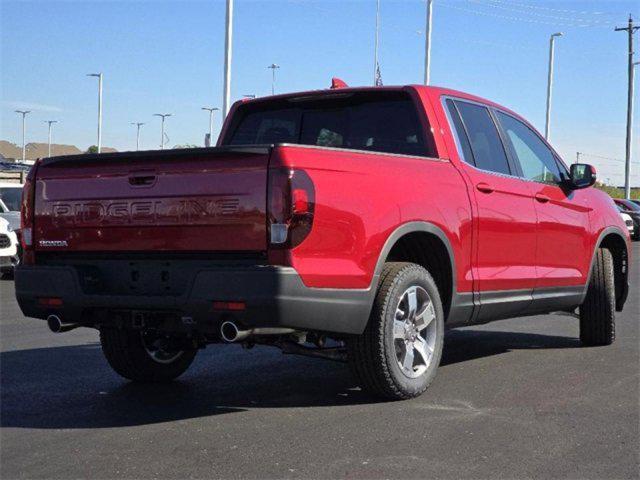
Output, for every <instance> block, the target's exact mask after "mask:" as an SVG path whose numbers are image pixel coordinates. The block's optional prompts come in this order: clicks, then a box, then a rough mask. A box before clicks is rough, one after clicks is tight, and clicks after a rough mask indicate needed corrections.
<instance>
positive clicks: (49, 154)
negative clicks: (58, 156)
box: [44, 120, 58, 157]
mask: <svg viewBox="0 0 640 480" xmlns="http://www.w3.org/2000/svg"><path fill="white" fill-rule="evenodd" d="M44 123H48V124H49V135H48V137H47V138H48V143H47V144H48V148H47V157H50V156H51V125H53V124H54V123H58V121H57V120H45V121H44Z"/></svg>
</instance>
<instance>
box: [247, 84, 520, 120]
mask: <svg viewBox="0 0 640 480" xmlns="http://www.w3.org/2000/svg"><path fill="white" fill-rule="evenodd" d="M407 89H413V90H416V91H418V92H419V91H426V92H429V93H430V94H432V95H436V96H451V97H458V98H464V99H467V100H471V101H474V102H479V103H484V104H487V105H491V106H494V107H497V108H500V109H502V110H505V111H508V112H510V113H513V114H514V115H516V116H518V117H520V115H518V114H517V113H516V112H513V111H512V110H510V109H509V108H507V107H505V106H503V105H500V104H498V103H496V102H493V101H491V100H487V99H486V98H483V97H479V96H477V95H473V94H471V93H467V92H462V91H460V90H454V89H452V88H446V87H438V86H426V85H418V84H407V85H385V86H379V87H374V86H359V87H345V88H325V89H317V90H306V91H302V92H290V93H282V94H278V95H269V96H264V97H256V98H243V99H241V100H238V102H237V103H240V104H246V103H259V102H261V101H272V100H279V99H282V100H285V99H289V98H298V97H299V98H304V97H313V96H316V95H327V94H335V95H340V94H345V93H358V92H379V91H400V90H407Z"/></svg>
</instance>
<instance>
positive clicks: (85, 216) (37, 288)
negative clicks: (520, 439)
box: [15, 86, 630, 398]
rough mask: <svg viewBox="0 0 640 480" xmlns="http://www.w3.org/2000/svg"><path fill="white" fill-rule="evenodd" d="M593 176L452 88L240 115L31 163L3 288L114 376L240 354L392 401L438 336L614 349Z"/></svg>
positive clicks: (621, 247)
mask: <svg viewBox="0 0 640 480" xmlns="http://www.w3.org/2000/svg"><path fill="white" fill-rule="evenodd" d="M594 181H595V170H594V169H593V168H592V167H590V166H589V165H585V164H574V165H571V167H570V168H567V167H566V166H565V164H564V163H563V162H562V161H561V160H560V157H559V156H558V154H557V153H556V152H555V151H554V150H553V148H552V147H551V146H550V145H549V144H548V143H547V142H546V141H545V140H544V139H543V138H542V137H541V136H540V134H539V133H538V132H536V130H535V129H534V128H533V127H532V126H531V125H530V124H528V123H527V122H526V121H525V120H524V119H522V118H521V117H520V116H518V115H517V114H516V113H514V112H512V111H510V110H508V109H506V108H504V107H501V106H499V105H496V104H495V103H492V102H490V101H487V100H483V99H481V98H477V97H474V96H471V95H468V94H464V93H461V92H457V91H453V90H446V89H442V88H434V87H423V86H405V87H376V88H337V89H332V90H323V91H312V92H304V93H293V94H287V95H278V96H273V97H266V98H258V99H252V100H243V101H240V102H237V103H236V104H235V105H234V106H233V108H232V111H231V112H230V115H229V116H228V118H227V120H226V121H225V123H224V126H223V129H222V132H221V135H220V138H219V140H218V144H217V146H216V147H215V148H202V149H183V150H172V151H147V152H124V153H113V154H102V155H82V156H64V157H55V158H47V159H43V160H41V161H38V162H37V164H36V165H35V166H34V168H33V169H32V170H31V172H30V174H29V176H28V180H27V183H26V187H25V189H24V192H25V193H24V198H23V205H22V241H23V246H24V260H23V263H22V265H21V266H20V268H18V270H17V272H16V277H15V285H16V295H17V299H18V302H19V304H20V307H21V308H22V311H23V312H24V314H25V315H26V316H29V317H35V318H41V319H47V320H48V324H49V327H50V328H51V329H52V330H53V331H56V332H60V331H66V330H70V329H72V328H76V327H78V326H83V327H92V328H97V329H99V330H100V338H101V342H102V348H103V351H104V354H105V356H106V358H107V360H108V362H109V363H110V365H111V366H112V367H113V369H114V370H115V371H116V372H118V373H119V374H120V375H122V376H124V377H126V378H128V379H131V380H134V381H166V380H171V379H173V378H175V377H177V376H178V375H180V374H181V373H183V372H184V371H185V370H186V369H187V368H188V367H189V365H190V364H191V362H192V361H193V359H194V356H195V354H196V352H197V350H198V349H199V348H204V346H206V345H208V344H214V343H221V342H239V343H242V344H244V345H245V346H252V345H255V344H268V345H274V346H277V347H280V348H281V349H282V350H283V351H284V352H285V353H298V354H306V355H312V356H317V357H323V358H329V359H334V360H346V361H348V362H349V363H350V364H351V366H352V368H353V371H354V373H355V374H356V377H357V379H358V380H359V382H360V384H361V385H362V386H363V387H364V388H365V389H367V390H369V391H371V392H373V393H375V394H378V395H381V396H384V397H387V398H409V397H413V396H416V395H419V394H420V393H422V392H423V391H424V390H425V389H426V388H427V387H428V385H429V384H430V383H431V381H432V379H433V377H434V375H435V370H436V369H437V366H438V363H439V362H440V358H441V354H442V347H443V336H444V332H445V329H447V328H450V327H456V326H468V325H474V324H480V323H485V322H488V321H491V320H497V319H504V318H510V317H521V316H527V315H537V314H542V313H550V312H556V311H563V312H571V313H574V312H577V313H576V315H577V316H578V317H579V319H580V338H581V340H582V342H583V343H584V344H585V345H606V344H610V343H611V342H612V341H613V340H614V334H615V323H614V321H615V320H614V315H615V311H621V310H622V308H623V306H624V303H625V300H626V297H627V292H628V281H627V277H628V265H629V252H630V244H629V236H628V233H627V228H626V226H625V225H624V223H623V222H622V220H621V218H620V215H619V214H618V212H617V209H616V208H615V206H614V204H613V201H612V200H611V199H610V198H609V197H608V196H607V195H606V194H604V193H603V192H601V191H598V190H596V189H594V188H589V187H591V186H592V185H593V183H594Z"/></svg>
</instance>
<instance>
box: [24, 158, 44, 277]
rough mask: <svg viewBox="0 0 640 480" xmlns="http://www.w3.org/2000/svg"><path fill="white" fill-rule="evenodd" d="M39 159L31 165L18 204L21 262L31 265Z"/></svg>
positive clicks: (33, 261)
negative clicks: (19, 204) (20, 202)
mask: <svg viewBox="0 0 640 480" xmlns="http://www.w3.org/2000/svg"><path fill="white" fill-rule="evenodd" d="M39 164H40V160H38V161H36V163H35V164H34V165H33V167H31V170H29V173H28V174H27V178H26V180H25V182H24V187H23V188H22V204H21V206H20V242H21V244H22V250H23V254H22V263H24V264H26V265H32V264H34V263H35V252H34V251H33V222H34V219H35V211H34V210H35V195H36V188H35V179H36V170H37V169H38V165H39Z"/></svg>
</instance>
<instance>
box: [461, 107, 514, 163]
mask: <svg viewBox="0 0 640 480" xmlns="http://www.w3.org/2000/svg"><path fill="white" fill-rule="evenodd" d="M455 105H456V107H457V109H458V112H460V117H461V119H462V124H463V126H464V130H465V131H464V132H459V131H458V137H460V136H462V135H465V134H466V136H467V138H468V140H469V144H470V146H471V152H472V154H473V163H475V166H476V167H478V168H480V169H482V170H488V171H490V172H496V173H504V174H507V175H509V174H511V169H510V168H509V161H508V160H507V154H506V153H505V151H504V147H503V146H502V141H501V140H500V135H499V134H498V129H497V128H496V125H495V123H494V122H493V119H492V118H491V114H490V113H489V110H488V109H487V107H483V106H481V105H476V104H473V103H467V102H462V101H457V100H456V101H455ZM469 163H472V162H469Z"/></svg>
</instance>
